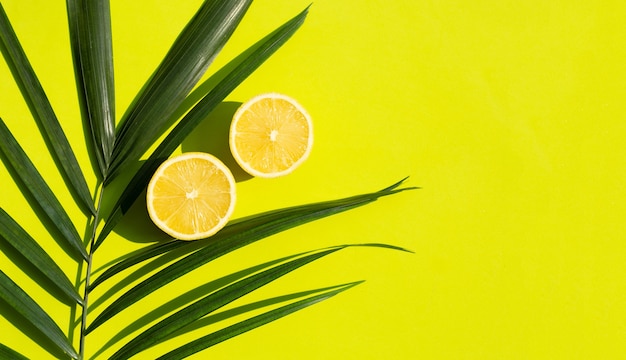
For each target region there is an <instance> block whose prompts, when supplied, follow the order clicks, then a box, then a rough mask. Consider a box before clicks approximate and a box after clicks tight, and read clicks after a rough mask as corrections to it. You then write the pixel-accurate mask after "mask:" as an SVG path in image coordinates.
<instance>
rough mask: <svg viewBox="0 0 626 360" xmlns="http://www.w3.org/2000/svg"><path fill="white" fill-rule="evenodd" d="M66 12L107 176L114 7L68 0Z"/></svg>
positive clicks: (77, 69) (112, 115)
mask: <svg viewBox="0 0 626 360" xmlns="http://www.w3.org/2000/svg"><path fill="white" fill-rule="evenodd" d="M67 13H68V22H69V29H70V42H71V46H72V55H73V58H74V69H75V73H76V83H77V85H78V96H79V97H80V101H81V104H82V106H83V110H84V114H85V116H86V118H87V123H88V124H89V128H90V130H91V138H92V141H93V144H92V145H93V150H94V153H95V157H96V159H97V161H98V165H99V168H100V173H101V175H102V176H104V174H106V172H107V171H108V167H109V162H110V161H111V154H112V152H113V143H114V141H115V92H114V90H115V89H114V78H113V46H112V42H111V39H112V37H111V9H110V5H109V1H108V0H97V1H87V0H67Z"/></svg>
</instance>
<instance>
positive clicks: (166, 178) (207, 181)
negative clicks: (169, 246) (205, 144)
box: [146, 152, 236, 240]
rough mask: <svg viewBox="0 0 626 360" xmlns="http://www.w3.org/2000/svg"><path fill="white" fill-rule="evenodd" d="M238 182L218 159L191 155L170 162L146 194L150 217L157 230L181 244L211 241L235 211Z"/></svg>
mask: <svg viewBox="0 0 626 360" xmlns="http://www.w3.org/2000/svg"><path fill="white" fill-rule="evenodd" d="M235 199H236V195H235V179H234V177H233V175H232V174H231V172H230V170H229V169H228V168H227V167H226V165H224V164H223V163H222V162H221V161H220V160H219V159H217V158H216V157H215V156H213V155H210V154H207V153H200V152H190V153H184V154H182V155H178V156H175V157H172V158H170V159H169V160H166V161H165V162H164V163H163V164H161V166H159V168H158V169H157V170H156V172H155V173H154V175H153V176H152V179H151V180H150V183H149V184H148V189H147V193H146V202H147V206H148V214H149V215H150V218H151V219H152V221H153V222H154V223H155V225H156V226H157V227H159V228H160V229H161V230H163V231H164V232H166V233H167V234H169V235H170V236H172V237H174V238H176V239H180V240H197V239H203V238H206V237H209V236H211V235H213V234H215V233H216V232H217V231H219V230H220V229H221V228H223V227H224V226H225V225H226V223H227V222H228V219H229V218H230V216H231V215H232V213H233V210H234V209H235Z"/></svg>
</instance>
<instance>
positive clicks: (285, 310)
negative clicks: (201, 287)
mask: <svg viewBox="0 0 626 360" xmlns="http://www.w3.org/2000/svg"><path fill="white" fill-rule="evenodd" d="M361 283H362V281H359V282H354V283H350V284H346V285H343V286H341V287H339V288H336V287H335V288H334V289H333V290H330V291H326V292H324V293H321V294H318V295H315V296H311V297H308V298H306V299H302V300H299V301H296V302H293V303H291V304H287V305H284V306H281V307H279V308H277V309H274V310H270V311H267V312H265V313H263V314H260V315H256V316H254V317H251V318H249V319H246V320H243V321H240V322H238V323H235V324H233V325H230V326H227V327H225V328H223V329H221V330H218V331H215V332H213V333H211V334H208V335H205V336H203V337H201V338H199V339H196V340H194V341H191V342H189V343H187V344H185V345H183V346H180V347H178V348H176V349H174V350H172V351H170V352H168V353H167V354H165V355H162V356H160V357H158V358H157V359H158V360H176V359H184V358H186V357H188V356H191V355H193V354H195V353H197V352H200V351H202V350H205V349H207V348H209V347H211V346H213V345H216V344H219V343H221V342H223V341H226V340H228V339H231V338H233V337H235V336H238V335H241V334H243V333H245V332H248V331H250V330H254V329H256V328H258V327H260V326H263V325H265V324H268V323H270V322H273V321H276V320H278V319H280V318H283V317H285V316H287V315H289V314H293V313H294V312H296V311H299V310H302V309H304V308H306V307H309V306H311V305H315V304H317V303H319V302H322V301H324V300H327V299H330V298H331V297H333V296H335V295H338V294H339V293H342V292H344V291H346V290H348V289H351V288H353V287H355V286H357V285H359V284H361Z"/></svg>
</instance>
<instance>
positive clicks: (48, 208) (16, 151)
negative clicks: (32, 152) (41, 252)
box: [0, 118, 87, 259]
mask: <svg viewBox="0 0 626 360" xmlns="http://www.w3.org/2000/svg"><path fill="white" fill-rule="evenodd" d="M0 139H2V141H0V154H2V155H3V158H4V159H6V160H7V162H8V164H7V166H10V167H11V168H12V169H13V170H14V171H15V174H16V176H17V177H18V178H19V179H20V180H21V182H22V183H23V184H24V188H25V190H26V191H28V193H29V194H30V195H31V196H32V197H33V198H34V199H35V200H36V206H38V207H39V208H40V209H41V210H42V211H43V212H44V213H45V215H46V216H47V217H48V219H49V220H50V222H51V225H52V226H54V227H56V229H57V230H58V231H59V233H60V234H61V235H63V241H64V244H65V245H67V246H69V247H70V249H71V250H73V251H74V254H71V255H75V254H80V255H81V256H82V257H83V258H84V259H87V252H86V251H85V247H84V246H83V243H82V240H81V238H80V235H78V231H77V230H76V228H75V227H74V224H73V223H72V221H71V220H70V217H69V216H68V215H67V212H65V209H63V207H62V206H61V203H60V202H59V200H58V199H57V198H56V196H55V195H54V193H53V192H52V190H51V189H50V187H49V186H48V185H47V184H46V182H45V180H44V179H43V177H42V176H41V174H40V173H39V171H37V169H36V168H35V166H34V165H33V163H32V162H31V161H30V159H29V158H28V156H27V155H26V153H25V152H24V150H23V149H22V147H21V146H20V145H19V144H18V142H17V140H15V138H14V137H13V134H11V132H10V131H9V129H8V128H7V127H6V124H5V123H4V121H3V120H2V119H1V118H0Z"/></svg>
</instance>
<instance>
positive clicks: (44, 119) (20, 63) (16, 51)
mask: <svg viewBox="0 0 626 360" xmlns="http://www.w3.org/2000/svg"><path fill="white" fill-rule="evenodd" d="M0 44H1V46H0V49H1V50H2V53H3V55H4V58H5V60H6V61H7V63H8V64H9V67H10V68H11V70H12V73H13V76H14V78H15V81H16V82H17V84H18V85H19V86H20V89H21V91H22V94H23V96H24V99H25V100H26V102H27V104H28V105H29V107H30V109H31V112H32V113H33V117H34V118H35V120H36V121H37V124H38V125H39V127H40V128H41V129H42V133H43V134H44V138H45V139H46V141H47V143H48V146H49V147H50V149H51V152H52V155H53V157H54V158H55V160H56V163H57V166H58V167H59V168H60V170H61V173H62V174H63V177H64V178H65V179H66V180H67V181H68V182H69V184H70V185H71V186H70V190H71V191H72V192H73V194H75V195H76V197H77V200H78V204H79V205H80V206H81V208H83V209H86V210H88V211H89V212H90V213H92V214H93V213H95V210H94V207H93V203H92V201H91V195H90V194H89V188H88V187H87V182H86V181H85V177H84V176H83V173H82V171H81V169H80V166H79V165H78V161H77V160H76V156H75V155H74V152H73V151H72V148H71V147H70V144H69V142H68V140H67V138H66V136H65V133H64V132H63V129H62V128H61V124H59V120H58V119H57V117H56V115H55V114H54V111H53V110H52V106H51V105H50V102H49V101H48V98H47V96H46V94H45V92H44V90H43V88H42V87H41V84H40V82H39V80H38V79H37V76H36V75H35V72H34V70H33V68H32V67H31V65H30V63H29V61H28V59H27V57H26V54H25V53H24V50H23V49H22V46H21V45H20V43H19V41H18V39H17V36H16V35H15V32H14V31H13V28H12V27H11V24H10V23H9V19H8V18H7V16H6V13H5V12H4V8H3V7H2V4H0Z"/></svg>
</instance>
